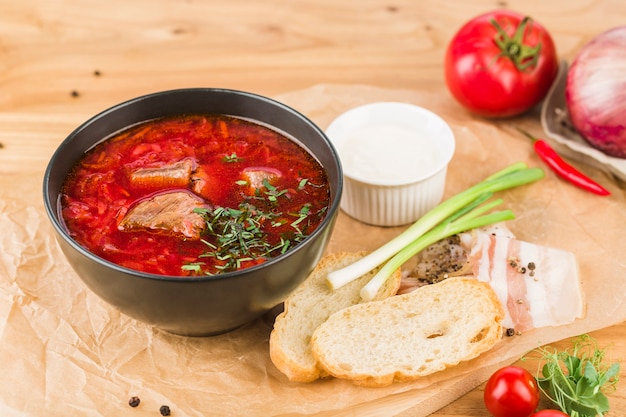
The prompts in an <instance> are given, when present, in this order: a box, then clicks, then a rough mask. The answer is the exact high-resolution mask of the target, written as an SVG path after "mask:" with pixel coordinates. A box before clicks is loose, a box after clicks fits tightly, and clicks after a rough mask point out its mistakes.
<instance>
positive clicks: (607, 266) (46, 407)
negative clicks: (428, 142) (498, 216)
mask: <svg viewBox="0 0 626 417" xmlns="http://www.w3.org/2000/svg"><path fill="white" fill-rule="evenodd" d="M276 98H277V99H278V100H280V101H283V102H284V103H286V104H288V105H291V106H293V107H294V108H296V109H298V110H299V111H301V112H302V113H304V114H306V115H307V116H309V117H310V118H311V119H313V120H314V121H315V122H317V123H318V125H319V126H320V127H322V128H325V127H326V126H327V125H328V124H329V123H330V121H331V120H332V119H333V118H334V117H336V116H337V115H338V114H339V113H341V112H342V111H344V110H347V109H348V108H351V107H354V106H356V105H360V104H363V103H367V102H373V101H404V102H411V103H414V104H418V105H422V106H424V107H426V108H428V109H430V110H433V111H435V112H436V113H438V114H439V115H441V116H442V117H443V118H444V119H445V120H446V121H447V122H448V123H449V124H450V125H451V127H452V129H453V131H454V133H455V135H456V141H457V149H456V154H455V156H454V158H453V160H452V162H451V164H450V168H449V171H448V182H447V189H446V194H447V195H452V194H454V193H456V192H459V191H461V190H462V189H464V188H466V187H468V186H470V185H472V184H474V183H476V182H478V181H480V180H482V179H483V178H484V177H486V176H487V175H489V174H491V173H493V172H495V171H497V170H499V169H501V168H503V167H504V166H506V165H508V164H510V163H513V162H517V161H526V162H527V163H528V164H529V165H541V162H540V161H539V159H538V158H537V157H536V156H535V155H534V154H533V151H532V147H531V146H530V144H529V142H528V140H527V139H526V138H524V137H522V136H520V135H517V134H515V133H514V131H512V130H511V129H510V127H511V126H512V124H513V123H516V124H518V125H522V126H523V127H524V128H525V129H527V130H530V131H531V132H533V133H535V134H541V131H540V127H539V123H538V118H537V117H536V115H535V114H531V115H530V116H528V117H526V118H523V119H518V120H515V121H499V122H495V121H486V120H484V119H480V118H475V117H473V116H471V115H469V114H468V113H466V112H464V111H463V110H462V109H461V108H460V107H458V106H457V105H456V104H455V103H454V102H453V101H452V100H451V99H450V98H449V97H448V96H447V95H446V94H445V93H444V92H441V91H438V92H437V91H433V92H419V93H418V92H412V91H400V90H383V89H376V88H371V87H367V86H341V85H319V86H315V87H313V88H310V89H306V90H302V91H296V92H292V93H289V94H284V95H282V96H279V97H276ZM43 120H44V123H45V119H43ZM80 122H82V120H77V121H76V124H78V123H80ZM73 128H74V126H72V125H68V126H67V132H68V133H69V132H70V131H71V130H72V129H73ZM62 139H63V137H59V138H58V142H59V143H60V142H61V140H62ZM52 150H53V149H43V150H42V152H46V153H51V151H52ZM406 151H407V152H410V150H406ZM0 152H2V149H0ZM581 168H582V167H581ZM585 171H586V172H587V173H589V174H590V175H593V176H594V177H595V178H596V179H597V180H598V181H600V182H602V183H603V185H605V186H607V188H609V189H610V190H611V191H612V192H613V195H612V196H611V197H609V198H600V197H597V196H595V195H592V194H588V193H586V192H584V191H581V190H579V189H577V188H575V187H573V186H571V185H570V184H567V183H565V182H564V181H562V180H560V179H558V178H557V177H556V176H555V175H554V174H553V173H551V172H549V171H546V174H547V175H546V178H545V179H543V180H542V181H541V182H539V183H536V184H533V185H530V186H526V187H523V188H519V189H516V190H513V191H508V192H503V193H501V194H500V196H501V197H503V198H504V199H505V206H507V207H510V208H512V209H513V210H514V211H515V213H516V214H517V218H516V220H514V221H512V222H510V223H509V224H508V225H509V227H510V228H511V229H512V230H513V232H514V233H515V234H516V235H517V237H518V238H520V239H522V240H527V241H530V242H534V243H538V244H542V245H549V246H555V247H560V248H563V249H567V250H570V251H572V252H574V253H576V255H577V257H578V261H579V263H580V270H581V276H582V284H583V287H584V291H585V293H586V296H587V315H586V317H585V318H584V319H582V320H578V321H576V322H575V323H573V324H571V325H568V326H564V327H559V328H545V329H538V330H534V331H531V332H528V333H525V334H522V335H520V336H515V337H511V338H506V339H504V340H503V341H502V342H501V343H499V345H498V346H497V347H496V348H494V349H493V350H492V351H490V352H488V353H486V354H484V355H482V356H481V357H479V358H478V359H476V360H473V361H471V362H468V363H464V364H461V365H459V366H456V367H454V368H451V369H448V370H446V371H444V372H440V373H437V374H434V375H432V376H430V377H426V378H423V379H422V380H419V381H417V382H413V383H402V384H394V385H392V386H389V387H386V388H360V387H356V386H354V385H352V384H351V383H349V382H345V381H340V380H335V379H328V380H323V381H317V382H315V383H310V384H300V383H291V382H289V381H287V379H286V378H285V377H284V376H283V375H282V374H280V372H278V371H277V370H276V369H275V368H274V366H273V364H272V363H271V361H270V358H269V354H268V336H269V333H270V330H271V323H272V317H271V316H268V317H265V318H264V319H260V320H258V321H257V322H255V323H251V324H250V325H248V326H245V327H243V328H241V329H239V330H237V331H234V332H231V333H228V334H224V335H220V336H215V337H210V338H185V337H180V336H174V335H170V334H167V333H165V332H163V331H160V330H158V329H154V328H151V327H149V326H147V325H145V324H143V323H140V322H137V321H135V320H133V319H130V318H128V317H126V316H124V315H123V314H120V313H119V312H117V311H116V310H115V309H114V308H112V307H110V306H108V305H107V304H105V303H104V302H103V301H101V300H100V299H99V298H98V297H96V296H95V295H94V294H92V293H91V292H90V291H89V290H88V289H87V288H86V287H85V286H84V285H83V284H82V282H81V281H80V279H79V278H78V277H77V276H76V274H75V273H74V272H73V271H72V269H71V268H70V267H69V266H68V264H67V262H66V261H65V259H64V257H63V255H62V254H61V252H60V250H59V249H58V247H57V245H56V242H55V241H54V237H53V232H52V227H51V226H50V225H49V223H48V219H47V218H46V216H45V213H44V210H43V204H42V197H41V180H42V176H43V170H42V171H41V172H40V173H39V175H32V176H23V175H10V174H9V175H3V176H0V414H1V415H2V416H6V417H12V416H21V417H24V416H27V417H28V416H47V417H53V416H67V415H83V416H113V415H124V416H137V417H139V416H155V415H159V414H158V412H159V407H160V406H161V405H168V406H169V407H170V408H171V410H172V415H173V416H207V415H212V416H253V415H254V416H257V415H258V416H336V415H345V414H346V413H349V414H350V415H359V416H379V415H387V416H391V415H403V416H418V417H419V416H426V415H428V414H430V413H432V412H434V411H436V410H437V409H439V408H441V407H442V406H444V405H446V404H448V403H449V402H451V401H453V400H455V399H456V398H458V397H459V396H461V395H462V394H464V393H466V392H467V391H469V390H471V389H473V388H474V387H476V386H478V385H479V384H480V383H481V382H483V381H485V380H486V379H487V378H488V376H489V375H490V373H491V372H493V371H494V370H495V369H496V368H497V367H498V366H501V365H502V364H504V363H512V362H514V361H516V360H517V359H519V358H520V356H522V355H523V354H525V353H527V352H528V351H529V350H532V349H533V348H534V347H537V346H539V345H543V344H547V343H550V342H553V341H557V340H561V339H564V338H568V337H570V336H575V335H578V334H582V333H585V332H589V331H593V330H596V329H600V328H603V327H606V326H610V325H612V324H615V323H618V322H621V321H623V320H625V319H626V303H625V299H624V297H623V293H624V291H623V281H624V279H626V261H625V260H624V259H625V258H624V257H623V255H622V251H623V247H622V246H623V242H624V238H623V225H624V224H625V223H626V210H625V209H624V208H625V201H624V200H625V195H624V191H623V190H620V189H619V188H618V186H617V185H616V184H615V183H611V182H610V179H609V178H608V177H605V176H604V174H602V173H601V172H600V171H594V170H593V169H592V168H589V167H588V168H586V169H585ZM401 230H402V228H400V227H398V228H376V227H372V226H366V225H364V224H361V223H359V222H357V221H355V220H353V219H351V218H349V217H348V216H346V215H345V214H344V213H341V214H340V217H339V219H338V221H337V226H336V229H335V231H334V233H333V236H332V240H331V242H330V244H329V247H328V251H329V252H331V251H339V250H363V249H366V250H370V249H375V248H376V247H378V246H379V245H380V244H382V243H384V242H385V241H387V240H388V239H390V238H392V237H393V236H395V235H396V234H398V233H399V232H400V231H401ZM558 298H559V295H558V294H555V300H558ZM558 302H567V300H558ZM407 348H408V349H410V347H407ZM131 396H138V397H139V398H140V399H141V404H140V405H139V406H138V407H136V408H130V407H129V405H128V400H129V398H130V397H131Z"/></svg>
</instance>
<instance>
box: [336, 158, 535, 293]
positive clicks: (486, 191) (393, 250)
mask: <svg viewBox="0 0 626 417" xmlns="http://www.w3.org/2000/svg"><path fill="white" fill-rule="evenodd" d="M543 176H544V172H543V170H542V169H541V168H528V167H527V166H526V164H524V163H522V162H519V163H516V164H513V165H510V166H508V167H506V168H504V169H503V170H501V171H498V172H496V173H495V174H493V175H491V176H489V177H487V178H486V179H485V180H483V181H482V182H480V183H478V184H476V185H474V186H472V187H470V188H468V189H466V190H465V191H462V192H461V193H459V194H456V195H454V196H452V197H450V198H449V199H447V200H445V201H443V202H442V203H440V204H439V205H438V206H437V207H435V208H434V209H432V210H431V211H429V212H428V213H426V214H425V215H424V216H422V217H421V218H420V219H418V220H417V221H416V222H415V223H413V225H411V226H410V227H409V228H408V229H406V230H405V231H404V232H403V233H401V234H400V235H398V236H397V237H395V238H394V239H392V240H391V241H389V242H387V243H386V244H384V245H383V246H381V247H379V248H378V249H376V250H375V251H373V252H371V253H370V254H369V255H367V256H365V257H363V258H361V259H359V260H358V261H356V262H354V263H352V264H350V265H348V266H346V267H344V268H342V269H339V270H337V271H333V272H331V273H329V274H328V277H327V283H328V285H329V287H330V288H332V289H336V288H340V287H342V286H343V285H346V284H347V283H349V282H351V281H353V280H355V279H357V278H358V277H360V276H362V275H364V274H366V273H368V272H369V271H371V270H373V269H374V268H376V267H378V266H379V265H381V264H383V263H385V262H386V261H387V260H389V259H390V258H392V257H393V256H394V255H396V254H398V253H399V252H401V251H403V250H404V249H405V248H407V247H410V249H408V248H407V250H406V251H404V252H402V255H401V256H400V257H399V258H397V259H396V261H398V260H399V259H402V258H406V259H407V260H408V259H409V258H410V257H411V256H412V255H410V256H408V257H407V254H408V253H412V254H415V253H417V252H419V251H420V250H422V249H423V248H425V247H427V246H428V245H430V244H432V243H435V242H436V241H437V240H440V239H443V238H444V237H446V235H447V236H451V235H454V234H456V233H461V232H463V231H466V230H470V229H472V228H476V227H482V226H486V225H489V224H493V223H496V222H498V221H504V220H507V219H509V218H510V216H512V212H509V211H503V212H499V213H492V214H487V215H484V216H483V215H482V214H483V213H484V212H486V211H487V210H489V209H491V208H493V207H492V206H491V205H484V206H482V208H481V203H482V202H483V201H485V199H486V198H488V197H489V196H490V195H491V194H492V193H495V192H498V191H503V190H507V189H510V188H515V187H518V186H521V185H524V184H529V183H532V182H535V181H537V180H539V179H541V178H543ZM440 224H441V226H440V227H439V229H436V230H434V231H433V232H432V233H431V234H429V235H428V236H426V237H425V238H424V239H423V242H431V241H432V239H435V238H436V237H439V239H437V240H434V241H432V242H431V243H429V244H427V245H426V246H424V247H423V248H422V249H420V247H422V246H423V245H424V243H423V242H416V241H417V240H418V239H420V238H421V237H423V236H424V235H426V234H427V233H428V232H429V231H431V230H432V229H435V228H437V226H439V225H440ZM455 230H456V232H455V233H451V232H452V231H455ZM440 236H441V237H440ZM396 261H394V265H392V266H395V267H393V269H392V266H389V267H388V268H386V269H385V271H386V273H387V275H386V276H385V274H383V273H382V271H379V273H378V274H377V276H380V277H377V278H376V280H377V282H378V281H380V284H381V285H382V283H384V281H385V280H386V279H387V278H388V277H389V275H390V274H391V273H392V272H393V271H394V270H395V269H396V268H397V267H398V266H399V265H401V264H402V263H404V262H402V263H399V261H398V262H396ZM383 268H385V267H383ZM368 285H369V284H368ZM376 285H377V284H372V285H371V286H370V287H369V288H370V289H371V288H374V287H376ZM366 292H367V293H368V292H369V290H366Z"/></svg>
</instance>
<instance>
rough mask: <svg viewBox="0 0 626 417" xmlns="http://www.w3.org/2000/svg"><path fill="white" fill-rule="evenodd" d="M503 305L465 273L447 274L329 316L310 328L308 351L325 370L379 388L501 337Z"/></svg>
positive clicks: (484, 348) (462, 357)
mask: <svg viewBox="0 0 626 417" xmlns="http://www.w3.org/2000/svg"><path fill="white" fill-rule="evenodd" d="M503 318H504V310H503V308H502V305H501V304H500V302H499V301H498V298H497V297H496V294H495V292H494V291H493V289H492V288H491V287H490V286H489V285H488V284H486V283H483V282H480V281H478V280H476V279H475V278H473V277H455V278H448V279H446V280H443V281H441V282H439V283H436V284H432V285H427V286H424V287H420V288H418V289H416V290H415V291H413V292H410V293H407V294H402V295H398V296H395V297H391V298H388V299H386V300H383V301H375V302H371V303H365V304H359V305H355V306H352V307H348V308H345V309H343V310H341V311H339V312H337V313H336V314H333V315H332V316H331V317H329V319H328V320H327V321H325V322H324V323H323V324H321V325H320V326H319V327H318V328H317V330H316V331H315V333H314V334H313V337H312V340H311V343H312V345H313V355H314V356H315V358H316V359H317V361H318V363H319V365H321V366H322V367H323V368H324V369H325V370H326V371H327V372H328V373H329V374H330V375H332V376H335V377H338V378H344V379H349V380H352V381H353V382H354V383H355V384H357V385H363V386H370V387H380V386H386V385H389V384H391V383H392V382H393V381H411V380H415V379H417V378H420V377H423V376H425V375H429V374H432V373H434V372H437V371H441V370H443V369H445V368H447V367H450V366H453V365H456V364H458V363H459V362H461V361H467V360H469V359H472V358H475V357H477V356H478V355H480V354H481V353H483V352H485V351H487V350H489V349H491V348H492V347H493V346H494V345H495V344H496V343H497V342H498V341H499V340H500V339H501V338H502V331H503V327H502V324H501V322H502V320H503Z"/></svg>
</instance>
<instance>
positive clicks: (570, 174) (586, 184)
mask: <svg viewBox="0 0 626 417" xmlns="http://www.w3.org/2000/svg"><path fill="white" fill-rule="evenodd" d="M516 129H517V130H518V131H520V132H521V133H522V134H524V135H525V136H527V137H529V138H530V139H532V140H533V144H534V148H535V153H536V154H537V155H538V156H539V157H540V158H541V159H542V160H543V161H544V162H545V163H546V164H548V166H549V167H550V168H552V170H553V171H554V172H555V173H556V174H557V175H558V176H559V177H561V178H563V179H565V180H567V181H569V182H571V183H572V184H574V185H576V186H577V187H579V188H582V189H583V190H586V191H589V192H592V193H594V194H598V195H611V192H610V191H608V190H607V189H605V188H604V187H602V186H601V185H600V184H598V183H597V182H595V181H594V180H592V179H591V178H589V177H587V176H586V175H585V174H583V173H582V172H580V171H578V170H577V169H576V168H574V167H573V166H571V165H570V164H568V163H567V162H565V161H564V160H563V158H561V156H560V155H559V154H558V153H556V151H555V150H554V149H552V147H551V146H550V145H549V144H548V143H547V142H546V141H544V140H542V139H538V138H536V137H534V136H532V135H531V134H530V133H528V132H526V131H524V130H522V129H519V128H516Z"/></svg>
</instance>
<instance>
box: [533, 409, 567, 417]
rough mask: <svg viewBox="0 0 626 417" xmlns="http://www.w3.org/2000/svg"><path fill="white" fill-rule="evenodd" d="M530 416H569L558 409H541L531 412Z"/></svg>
mask: <svg viewBox="0 0 626 417" xmlns="http://www.w3.org/2000/svg"><path fill="white" fill-rule="evenodd" d="M530 417H569V416H568V415H567V414H565V413H564V412H563V411H559V410H541V411H537V412H536V413H534V414H532V415H531V416H530Z"/></svg>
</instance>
